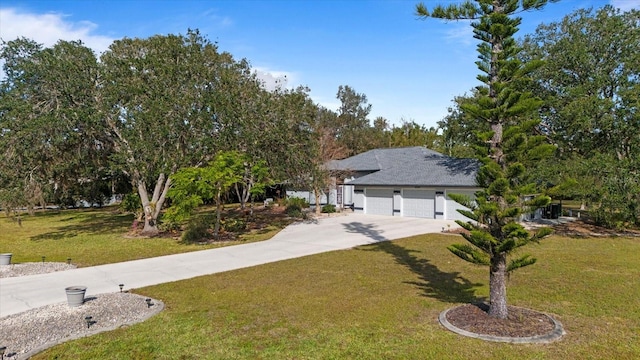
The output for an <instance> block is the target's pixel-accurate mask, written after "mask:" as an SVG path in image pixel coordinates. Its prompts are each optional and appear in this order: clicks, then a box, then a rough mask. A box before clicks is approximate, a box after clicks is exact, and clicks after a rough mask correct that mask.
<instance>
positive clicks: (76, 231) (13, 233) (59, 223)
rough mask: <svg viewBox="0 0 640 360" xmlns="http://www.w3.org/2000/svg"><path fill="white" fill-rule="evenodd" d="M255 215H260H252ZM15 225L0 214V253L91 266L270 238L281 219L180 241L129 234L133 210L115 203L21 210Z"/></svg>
mask: <svg viewBox="0 0 640 360" xmlns="http://www.w3.org/2000/svg"><path fill="white" fill-rule="evenodd" d="M256 216H260V215H256ZM21 220H22V221H21V225H19V224H18V223H17V222H15V221H13V220H12V219H10V218H7V217H6V216H5V215H4V213H2V216H0V253H12V254H13V256H12V259H11V261H12V262H13V263H23V262H38V261H42V257H43V256H44V257H45V259H46V261H57V262H65V261H67V259H68V258H70V259H71V261H72V262H73V264H75V265H77V266H80V267H83V266H95V265H101V264H106V263H116V262H121V261H129V260H136V259H144V258H149V257H155V256H162V255H169V254H177V253H183V252H189V251H196V250H203V249H210V248H215V247H220V246H229V245H236V244H239V243H244V242H252V241H261V240H265V239H268V238H271V237H272V236H273V235H274V234H276V233H277V232H278V231H280V230H281V229H282V228H283V227H284V226H286V224H287V223H286V222H284V221H279V222H277V223H276V224H274V225H272V226H268V227H264V228H262V229H259V230H256V231H253V232H252V233H248V234H244V235H242V236H241V237H240V238H239V239H238V240H236V241H225V242H219V243H211V244H206V245H199V244H190V245H187V244H183V243H180V242H179V241H178V239H177V238H173V237H156V238H137V237H129V236H127V233H128V232H129V230H130V228H131V225H132V222H133V215H128V214H120V213H119V212H118V210H117V208H115V207H106V208H102V209H84V210H63V211H47V212H37V213H36V214H35V215H33V216H30V215H26V214H23V215H21Z"/></svg>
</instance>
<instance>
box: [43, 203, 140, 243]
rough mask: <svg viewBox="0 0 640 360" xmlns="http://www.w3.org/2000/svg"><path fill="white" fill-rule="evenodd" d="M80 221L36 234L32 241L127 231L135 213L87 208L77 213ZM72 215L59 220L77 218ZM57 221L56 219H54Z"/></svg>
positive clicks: (65, 220)
mask: <svg viewBox="0 0 640 360" xmlns="http://www.w3.org/2000/svg"><path fill="white" fill-rule="evenodd" d="M77 217H78V222H77V223H75V224H69V225H65V226H61V227H58V228H57V229H55V230H52V231H49V232H46V233H43V234H39V235H35V236H32V237H31V240H32V241H44V240H61V239H65V238H71V237H76V236H78V235H79V234H81V233H87V234H109V233H114V232H115V233H118V232H123V231H126V229H127V228H128V227H129V226H130V225H131V223H132V221H133V215H130V214H114V213H109V212H98V211H95V212H94V211H91V210H87V211H86V212H84V211H83V212H80V213H78V214H77ZM75 218H76V216H71V217H67V218H63V219H60V220H58V221H59V222H61V223H62V222H67V221H71V220H73V219H75ZM52 221H55V220H52Z"/></svg>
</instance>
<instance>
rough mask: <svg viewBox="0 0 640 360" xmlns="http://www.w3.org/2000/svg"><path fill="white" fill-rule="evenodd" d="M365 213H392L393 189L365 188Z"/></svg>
mask: <svg viewBox="0 0 640 360" xmlns="http://www.w3.org/2000/svg"><path fill="white" fill-rule="evenodd" d="M365 206H366V213H367V214H372V215H393V189H367V191H366V205H365Z"/></svg>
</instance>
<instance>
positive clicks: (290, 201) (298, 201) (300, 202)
mask: <svg viewBox="0 0 640 360" xmlns="http://www.w3.org/2000/svg"><path fill="white" fill-rule="evenodd" d="M292 205H295V206H298V208H299V209H300V210H302V209H306V208H308V207H309V206H310V205H309V202H308V201H307V200H306V199H303V198H299V197H290V198H287V200H286V206H287V207H289V206H292Z"/></svg>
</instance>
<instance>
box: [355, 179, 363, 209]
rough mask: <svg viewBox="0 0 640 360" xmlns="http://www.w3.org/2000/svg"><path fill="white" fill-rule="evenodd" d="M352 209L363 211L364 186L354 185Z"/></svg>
mask: <svg viewBox="0 0 640 360" xmlns="http://www.w3.org/2000/svg"><path fill="white" fill-rule="evenodd" d="M353 211H354V212H356V213H364V188H361V187H358V186H356V187H355V188H354V189H353Z"/></svg>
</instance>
